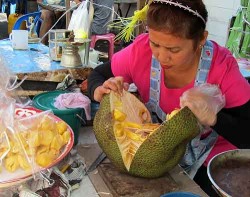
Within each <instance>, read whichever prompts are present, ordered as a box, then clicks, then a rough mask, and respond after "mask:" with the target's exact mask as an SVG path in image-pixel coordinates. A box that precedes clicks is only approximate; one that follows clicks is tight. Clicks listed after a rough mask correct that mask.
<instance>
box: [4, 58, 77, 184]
mask: <svg viewBox="0 0 250 197" xmlns="http://www.w3.org/2000/svg"><path fill="white" fill-rule="evenodd" d="M0 77H1V79H2V80H1V81H0V188H3V187H9V186H10V185H13V184H14V183H20V182H22V181H25V180H26V179H27V178H32V175H33V178H37V177H38V178H41V177H42V178H44V175H43V174H42V173H38V172H40V171H41V170H43V169H47V168H50V167H51V166H53V165H55V164H56V162H59V159H58V158H61V159H62V158H63V157H64V156H66V154H67V153H68V152H69V151H70V149H71V148H72V146H73V141H72V140H73V138H72V137H73V135H72V131H71V130H70V128H69V126H68V125H67V124H66V123H65V122H64V121H62V120H61V119H59V118H57V117H56V116H54V115H53V114H52V112H51V111H45V112H40V111H39V110H36V109H34V108H31V107H30V106H29V103H30V102H29V101H30V99H29V98H22V97H19V96H18V95H17V94H16V90H19V89H20V83H17V80H16V78H15V75H14V74H12V73H11V72H10V71H9V70H8V69H7V68H6V67H5V64H4V62H3V61H2V59H1V57H0ZM17 111H18V113H19V115H17ZM69 142H70V145H69V146H67V151H65V149H64V148H65V145H66V144H69ZM62 152H63V154H62ZM40 175H41V176H40ZM44 179H46V177H45V178H44Z"/></svg>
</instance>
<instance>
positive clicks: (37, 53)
mask: <svg viewBox="0 0 250 197" xmlns="http://www.w3.org/2000/svg"><path fill="white" fill-rule="evenodd" d="M0 57H3V59H4V62H5V64H6V66H7V67H8V68H9V69H10V71H11V72H13V73H32V72H43V71H51V70H58V69H65V67H63V66H61V65H60V62H56V61H51V60H50V57H49V48H48V47H47V46H45V45H43V44H41V43H39V44H38V43H35V44H29V49H28V50H14V49H13V48H12V46H11V42H10V41H9V40H8V39H6V40H0Z"/></svg>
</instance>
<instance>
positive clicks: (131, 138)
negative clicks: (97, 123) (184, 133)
mask: <svg viewBox="0 0 250 197" xmlns="http://www.w3.org/2000/svg"><path fill="white" fill-rule="evenodd" d="M116 98H117V97H116ZM122 107H123V105H122V101H121V100H116V101H115V102H114V105H113V108H114V109H113V119H114V127H113V129H114V135H115V138H116V141H117V145H118V147H119V149H120V152H121V155H122V159H123V162H124V165H125V167H126V169H127V170H128V171H129V169H130V166H131V163H132V161H133V158H134V156H135V153H136V152H137V150H138V149H139V147H140V146H141V145H142V144H143V142H144V141H145V140H146V139H147V138H148V137H149V136H150V135H151V134H153V133H154V132H155V131H157V129H158V128H159V126H160V124H157V123H155V124H154V123H151V121H150V122H148V113H147V111H146V110H145V109H144V108H142V109H140V110H139V113H138V114H136V115H137V118H139V119H140V122H141V123H136V122H131V121H128V118H127V117H128V116H127V114H126V113H124V112H123V111H122V110H123V109H122ZM178 111H179V109H175V110H174V111H172V112H171V114H168V115H167V117H166V119H167V120H170V119H171V118H172V117H173V116H174V115H175V114H176V113H178ZM129 115H132V113H131V114H129ZM130 119H131V118H130Z"/></svg>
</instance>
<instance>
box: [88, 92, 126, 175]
mask: <svg viewBox="0 0 250 197" xmlns="http://www.w3.org/2000/svg"><path fill="white" fill-rule="evenodd" d="M109 98H110V96H109V94H107V95H105V96H104V97H103V99H102V102H101V103H100V106H99V110H98V111H97V112H96V114H95V118H94V122H93V130H94V133H95V136H96V139H97V142H98V144H99V146H100V147H101V149H102V150H103V151H104V152H105V153H106V155H107V157H108V158H109V160H110V161H111V162H112V163H113V164H115V166H116V167H117V168H118V169H119V170H121V171H124V172H127V170H126V167H125V165H124V163H123V160H122V155H121V152H120V149H119V147H118V145H117V142H116V139H115V136H114V131H113V119H112V114H111V112H110V99H109ZM100 109H101V110H100Z"/></svg>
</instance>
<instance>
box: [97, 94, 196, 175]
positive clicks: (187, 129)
mask: <svg viewBox="0 0 250 197" xmlns="http://www.w3.org/2000/svg"><path fill="white" fill-rule="evenodd" d="M176 112H177V111H175V112H174V113H175V115H173V114H171V115H172V116H171V118H170V119H169V120H168V121H164V122H163V123H162V124H154V123H152V120H151V116H150V113H149V111H148V110H147V108H146V107H145V105H144V104H143V103H142V102H140V101H139V100H138V99H137V98H136V97H135V96H134V95H132V94H130V93H129V92H126V91H124V92H123V95H122V96H119V95H117V94H116V93H114V92H111V93H110V94H109V95H105V97H104V98H103V100H102V101H101V103H100V107H99V110H98V111H97V113H96V115H95V118H94V123H93V129H94V133H95V136H96V139H97V141H98V143H99V145H100V147H101V148H102V150H103V151H104V152H105V153H106V155H107V157H108V158H109V159H110V161H111V162H112V163H113V164H114V165H115V166H116V167H117V168H118V169H119V170H121V171H123V172H127V173H129V174H131V175H134V176H139V177H145V178H156V177H160V176H162V175H164V173H166V172H167V171H169V170H171V169H172V168H173V167H174V166H176V165H177V164H178V163H179V162H180V160H181V158H182V157H183V155H184V153H185V150H186V145H187V143H188V142H189V141H190V140H191V139H193V138H194V137H195V136H196V135H197V134H198V133H199V126H198V124H197V119H196V118H195V116H194V115H193V113H192V112H191V111H190V110H189V109H188V108H186V107H185V108H183V109H181V110H179V112H178V113H176Z"/></svg>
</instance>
